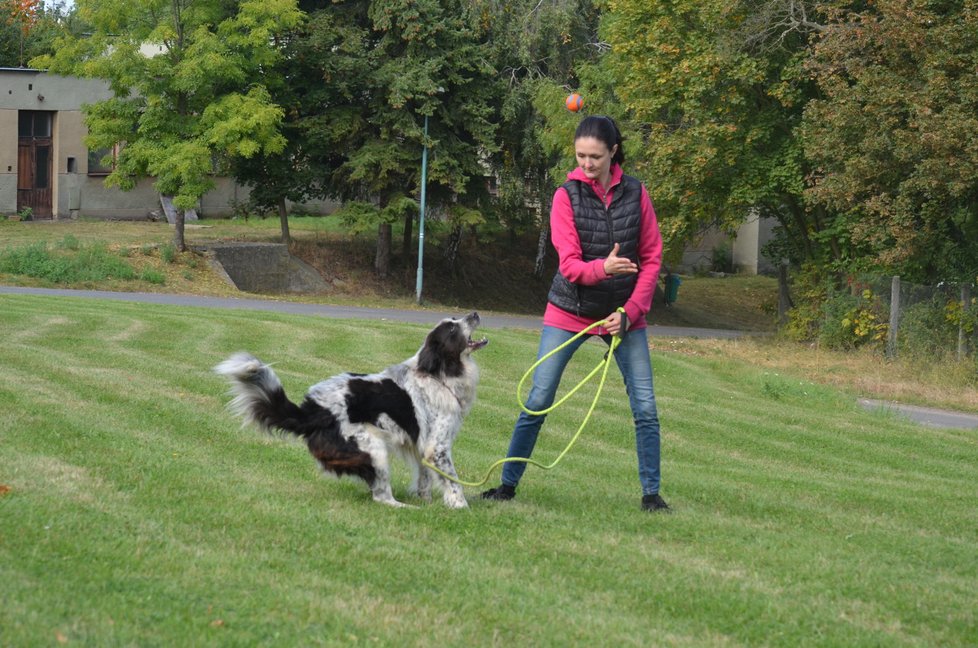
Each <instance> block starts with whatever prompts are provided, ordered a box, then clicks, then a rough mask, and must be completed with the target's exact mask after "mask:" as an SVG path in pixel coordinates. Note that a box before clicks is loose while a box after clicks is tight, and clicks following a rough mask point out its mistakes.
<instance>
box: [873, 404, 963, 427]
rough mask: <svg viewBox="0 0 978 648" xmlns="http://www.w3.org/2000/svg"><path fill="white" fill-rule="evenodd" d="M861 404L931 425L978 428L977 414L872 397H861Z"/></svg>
mask: <svg viewBox="0 0 978 648" xmlns="http://www.w3.org/2000/svg"><path fill="white" fill-rule="evenodd" d="M859 404H860V405H862V406H863V407H864V408H866V409H868V410H883V411H892V412H896V413H897V414H899V415H900V416H905V417H906V418H908V419H910V420H911V421H916V422H917V423H921V424H923V425H929V426H931V427H942V428H964V429H978V415H975V414H964V413H962V412H951V411H948V410H940V409H935V408H933V407H919V406H917V405H903V404H901V403H894V402H892V401H881V400H873V399H870V398H860V399H859Z"/></svg>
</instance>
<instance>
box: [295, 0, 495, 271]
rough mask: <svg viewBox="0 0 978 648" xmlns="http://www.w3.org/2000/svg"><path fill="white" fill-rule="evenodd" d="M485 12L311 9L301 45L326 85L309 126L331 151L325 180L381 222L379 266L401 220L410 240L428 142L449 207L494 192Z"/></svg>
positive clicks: (420, 0)
mask: <svg viewBox="0 0 978 648" xmlns="http://www.w3.org/2000/svg"><path fill="white" fill-rule="evenodd" d="M477 18H478V16H476V15H474V14H473V12H472V11H471V8H470V6H469V3H467V2H462V1H461V0H369V1H368V0H341V1H338V2H332V3H329V4H328V5H327V6H326V7H324V8H322V9H320V10H318V11H314V12H312V13H311V14H310V23H309V27H308V30H307V33H306V35H305V36H304V37H303V39H302V42H301V43H299V44H297V50H296V56H298V57H299V58H300V59H301V60H302V61H303V62H304V65H308V66H309V67H310V68H311V69H312V70H314V71H315V77H314V78H315V79H316V81H317V82H318V83H319V86H320V87H319V88H318V89H317V91H316V92H315V93H313V94H311V95H310V96H309V99H310V101H311V102H312V103H313V104H314V105H315V109H314V110H312V111H311V114H310V115H309V116H308V117H307V118H305V119H304V120H303V128H304V129H305V132H306V136H307V137H308V138H309V140H310V141H311V142H314V144H313V145H314V146H315V147H316V148H317V149H318V151H319V152H318V155H320V156H321V157H326V156H328V157H330V158H331V159H332V161H333V164H332V166H331V169H330V170H329V172H328V174H327V175H326V177H325V178H324V180H325V183H326V187H327V189H328V191H329V192H330V193H331V194H333V195H335V196H338V197H340V198H342V199H344V200H353V201H358V202H357V206H356V208H355V209H354V212H355V215H356V218H357V220H359V221H360V222H361V223H363V222H364V221H365V220H366V221H370V220H372V221H373V222H374V223H375V224H376V226H377V227H378V228H379V230H378V254H377V264H376V266H377V267H376V269H377V271H378V273H379V274H381V275H384V274H387V272H388V271H389V259H390V249H389V248H390V228H391V223H392V222H393V221H394V220H397V219H403V221H404V224H405V248H406V247H407V242H408V240H409V238H410V235H411V224H412V222H413V219H414V218H415V217H416V216H417V203H416V202H415V200H416V199H417V197H418V196H419V194H420V185H421V157H422V150H423V147H424V145H425V144H427V146H428V147H429V158H428V178H427V179H428V200H429V204H430V205H432V206H433V207H434V208H436V209H438V208H442V209H444V210H445V212H446V213H451V211H450V210H447V209H445V208H447V207H448V206H449V205H451V204H453V203H461V204H464V205H468V206H469V207H473V206H477V205H479V204H480V200H483V201H484V199H485V197H486V192H485V176H486V174H487V169H486V167H485V164H484V158H485V155H486V154H487V153H491V152H492V151H493V150H494V149H495V147H496V142H495V139H494V138H495V133H496V122H497V117H496V109H495V105H496V104H495V102H494V91H495V89H496V88H497V85H496V74H495V70H494V69H493V68H492V66H491V64H490V60H489V57H488V56H487V45H486V42H485V38H484V32H483V29H482V27H481V25H480V24H479V22H478V19H477ZM425 117H427V118H428V124H429V135H428V138H427V139H425V138H424V135H423V133H424V121H425ZM371 206H372V207H371ZM354 212H351V213H354ZM465 213H469V212H465Z"/></svg>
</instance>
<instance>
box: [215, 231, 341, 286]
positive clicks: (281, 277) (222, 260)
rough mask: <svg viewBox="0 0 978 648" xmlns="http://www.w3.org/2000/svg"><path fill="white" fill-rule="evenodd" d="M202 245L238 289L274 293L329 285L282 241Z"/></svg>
mask: <svg viewBox="0 0 978 648" xmlns="http://www.w3.org/2000/svg"><path fill="white" fill-rule="evenodd" d="M205 249H206V251H208V252H209V253H211V254H212V256H213V261H214V262H215V263H216V264H218V265H219V266H220V268H219V269H220V270H223V272H224V273H225V275H226V276H227V277H228V279H230V281H231V282H232V283H233V284H234V285H235V286H236V287H237V288H238V290H244V291H246V292H255V293H270V294H274V293H282V292H292V293H315V292H325V291H327V290H328V289H329V284H327V283H326V282H325V281H324V280H323V278H322V277H321V276H320V275H319V273H318V272H316V270H315V268H313V267H312V266H310V265H309V264H307V263H305V262H304V261H301V260H300V259H297V258H296V257H294V256H292V255H291V254H289V248H288V246H287V245H285V244H284V243H227V244H224V243H222V244H215V245H208V246H207V247H206V248H205Z"/></svg>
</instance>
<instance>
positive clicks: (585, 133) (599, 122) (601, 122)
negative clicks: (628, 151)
mask: <svg viewBox="0 0 978 648" xmlns="http://www.w3.org/2000/svg"><path fill="white" fill-rule="evenodd" d="M582 137H593V138H594V139H596V140H599V141H601V142H603V143H604V145H605V146H607V147H608V150H609V151H610V150H611V149H612V148H614V147H615V146H617V147H618V150H617V151H615V154H614V155H613V156H612V158H611V161H612V162H614V163H616V164H618V165H619V166H620V165H622V164H624V162H625V149H624V147H623V146H622V143H621V131H619V130H618V124H616V123H615V120H613V119H612V118H611V117H600V116H597V115H592V116H590V117H585V118H584V119H582V120H581V123H580V124H578V125H577V132H575V133H574V141H577V140H579V139H581V138H582Z"/></svg>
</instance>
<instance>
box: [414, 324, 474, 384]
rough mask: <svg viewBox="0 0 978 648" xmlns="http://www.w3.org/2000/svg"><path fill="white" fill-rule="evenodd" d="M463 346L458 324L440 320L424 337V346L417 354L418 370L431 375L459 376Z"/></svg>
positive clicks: (463, 341) (463, 342) (461, 369)
mask: <svg viewBox="0 0 978 648" xmlns="http://www.w3.org/2000/svg"><path fill="white" fill-rule="evenodd" d="M464 348H465V340H464V339H462V338H461V337H460V335H459V332H458V326H457V325H455V324H453V323H451V322H442V323H441V324H439V325H438V326H436V327H435V328H434V329H433V330H432V331H431V333H428V337H427V338H425V341H424V346H423V347H421V352H420V353H419V354H418V371H421V372H423V373H427V374H431V375H433V376H436V375H445V376H451V377H456V376H461V375H462V372H463V371H464V367H463V366H462V350H463V349H464Z"/></svg>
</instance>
